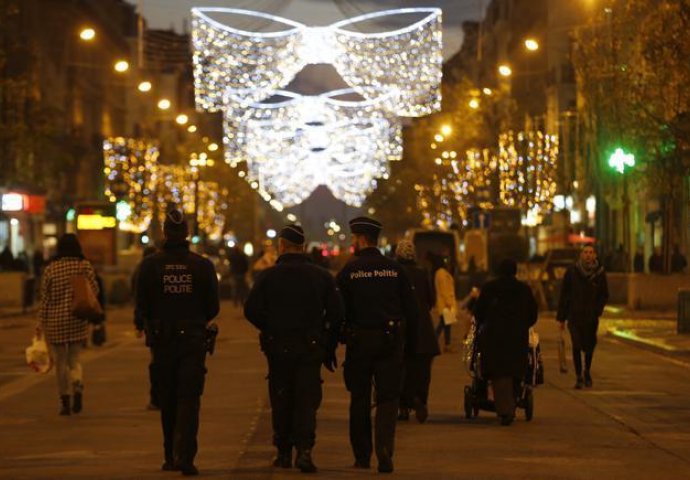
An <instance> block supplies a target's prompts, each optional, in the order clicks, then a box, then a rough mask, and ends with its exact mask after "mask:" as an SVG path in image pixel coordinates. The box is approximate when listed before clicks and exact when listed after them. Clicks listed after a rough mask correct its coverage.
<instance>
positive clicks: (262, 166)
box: [245, 119, 390, 206]
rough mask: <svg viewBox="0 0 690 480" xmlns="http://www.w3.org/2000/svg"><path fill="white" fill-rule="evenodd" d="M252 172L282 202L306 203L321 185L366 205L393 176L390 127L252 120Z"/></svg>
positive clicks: (249, 149) (350, 201)
mask: <svg viewBox="0 0 690 480" xmlns="http://www.w3.org/2000/svg"><path fill="white" fill-rule="evenodd" d="M247 125H248V128H247V130H248V131H249V132H250V133H249V135H248V136H247V140H246V152H247V175H246V177H245V178H246V179H247V181H248V182H249V183H250V184H251V185H256V188H257V189H260V190H261V191H263V192H264V193H265V195H263V196H266V195H268V196H269V197H270V198H271V199H273V200H275V201H277V202H279V203H280V204H281V205H282V206H293V205H296V204H298V203H301V202H302V201H304V200H305V199H306V198H307V197H308V196H309V195H311V193H312V191H313V190H314V189H316V187H318V186H319V185H325V186H326V187H328V188H329V189H330V190H331V192H332V193H333V195H334V196H335V197H336V198H338V199H340V200H342V201H344V202H345V203H347V204H349V205H353V206H361V204H362V202H363V201H364V199H365V198H366V196H367V195H368V194H369V193H371V191H372V190H373V189H374V188H375V187H376V179H378V178H382V177H383V178H387V177H388V174H389V167H388V159H387V157H386V151H387V147H386V146H387V144H388V136H389V134H390V133H389V125H388V123H387V122H386V121H385V120H383V119H371V120H349V121H343V122H336V123H333V124H318V125H308V124H304V125H303V127H302V128H301V129H300V130H299V132H297V134H296V132H295V131H294V124H293V123H290V122H261V121H250V122H248V124H247Z"/></svg>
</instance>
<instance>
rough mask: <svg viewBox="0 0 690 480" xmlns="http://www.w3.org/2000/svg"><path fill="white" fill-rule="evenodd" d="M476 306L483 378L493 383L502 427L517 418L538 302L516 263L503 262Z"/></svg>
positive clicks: (486, 285)
mask: <svg viewBox="0 0 690 480" xmlns="http://www.w3.org/2000/svg"><path fill="white" fill-rule="evenodd" d="M496 273H497V276H496V278H495V279H494V280H491V281H489V282H487V283H486V284H485V285H484V286H483V287H482V290H481V293H480V294H479V298H477V302H476V304H475V307H474V315H475V320H476V322H477V331H478V334H477V335H478V340H477V341H478V346H479V352H480V354H481V357H480V358H481V365H480V368H481V373H482V377H483V378H486V379H488V380H490V381H491V385H492V386H493V391H494V402H495V406H496V413H497V415H498V416H499V418H500V419H501V424H502V425H510V424H511V423H512V422H513V419H514V418H515V408H516V399H517V398H518V397H519V394H520V391H519V389H520V388H521V382H522V380H523V379H524V378H525V374H526V372H527V354H528V349H529V329H530V327H531V326H532V325H534V324H535V323H536V321H537V302H536V301H535V300H534V295H533V294H532V290H531V289H530V288H529V286H528V285H527V284H526V283H524V282H521V281H519V280H517V279H516V278H515V275H516V274H517V263H516V262H515V260H513V259H505V260H503V261H502V262H501V263H500V264H499V266H498V269H497V272H496Z"/></svg>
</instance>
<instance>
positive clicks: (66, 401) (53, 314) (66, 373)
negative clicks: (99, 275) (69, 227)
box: [39, 233, 99, 415]
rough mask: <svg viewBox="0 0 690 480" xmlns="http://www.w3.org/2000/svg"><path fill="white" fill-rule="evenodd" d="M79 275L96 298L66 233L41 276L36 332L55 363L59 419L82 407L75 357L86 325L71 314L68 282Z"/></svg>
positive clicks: (89, 271) (85, 265) (90, 275)
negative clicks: (37, 328) (59, 404)
mask: <svg viewBox="0 0 690 480" xmlns="http://www.w3.org/2000/svg"><path fill="white" fill-rule="evenodd" d="M79 275H82V276H84V277H86V280H87V283H88V285H89V287H90V288H91V290H92V291H93V293H94V295H98V293H99V290H98V283H97V282H96V274H95V272H94V269H93V267H92V266H91V264H90V263H89V262H88V261H87V260H86V259H85V258H84V255H83V254H82V250H81V245H80V243H79V240H78V239H77V236H76V235H74V234H71V233H68V234H65V235H63V236H62V237H60V239H59V240H58V244H57V255H56V256H55V258H54V259H53V261H51V262H50V264H49V265H48V266H47V267H46V268H45V270H44V272H43V277H42V279H41V306H40V310H39V319H40V324H39V325H40V329H41V330H42V331H43V333H44V335H45V338H46V342H47V343H48V347H49V349H50V353H51V357H52V358H53V362H54V363H55V373H56V375H57V381H58V390H59V394H60V403H61V409H60V415H69V414H70V413H79V412H81V410H82V407H83V392H84V381H83V373H82V366H81V362H80V359H79V357H80V354H81V350H82V348H83V347H84V345H85V344H86V339H87V336H88V321H87V319H86V318H79V317H77V316H75V315H74V314H73V313H72V299H73V295H74V293H73V287H72V278H73V277H76V276H79ZM70 400H72V403H71V404H70Z"/></svg>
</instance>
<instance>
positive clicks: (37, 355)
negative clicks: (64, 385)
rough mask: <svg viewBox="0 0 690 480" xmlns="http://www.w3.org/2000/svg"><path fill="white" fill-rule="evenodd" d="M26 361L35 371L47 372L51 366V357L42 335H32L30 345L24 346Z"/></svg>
mask: <svg viewBox="0 0 690 480" xmlns="http://www.w3.org/2000/svg"><path fill="white" fill-rule="evenodd" d="M25 353H26V363H27V365H29V367H31V369H32V370H33V371H34V372H36V373H48V372H49V371H50V369H51V368H52V367H53V359H52V358H50V352H49V351H48V344H47V343H46V341H45V339H44V338H43V335H41V334H36V335H34V338H33V340H32V341H31V345H29V346H28V347H26V350H25Z"/></svg>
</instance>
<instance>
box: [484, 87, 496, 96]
mask: <svg viewBox="0 0 690 480" xmlns="http://www.w3.org/2000/svg"><path fill="white" fill-rule="evenodd" d="M482 93H483V94H484V95H493V94H494V91H493V90H491V89H490V88H488V87H484V88H482Z"/></svg>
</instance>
